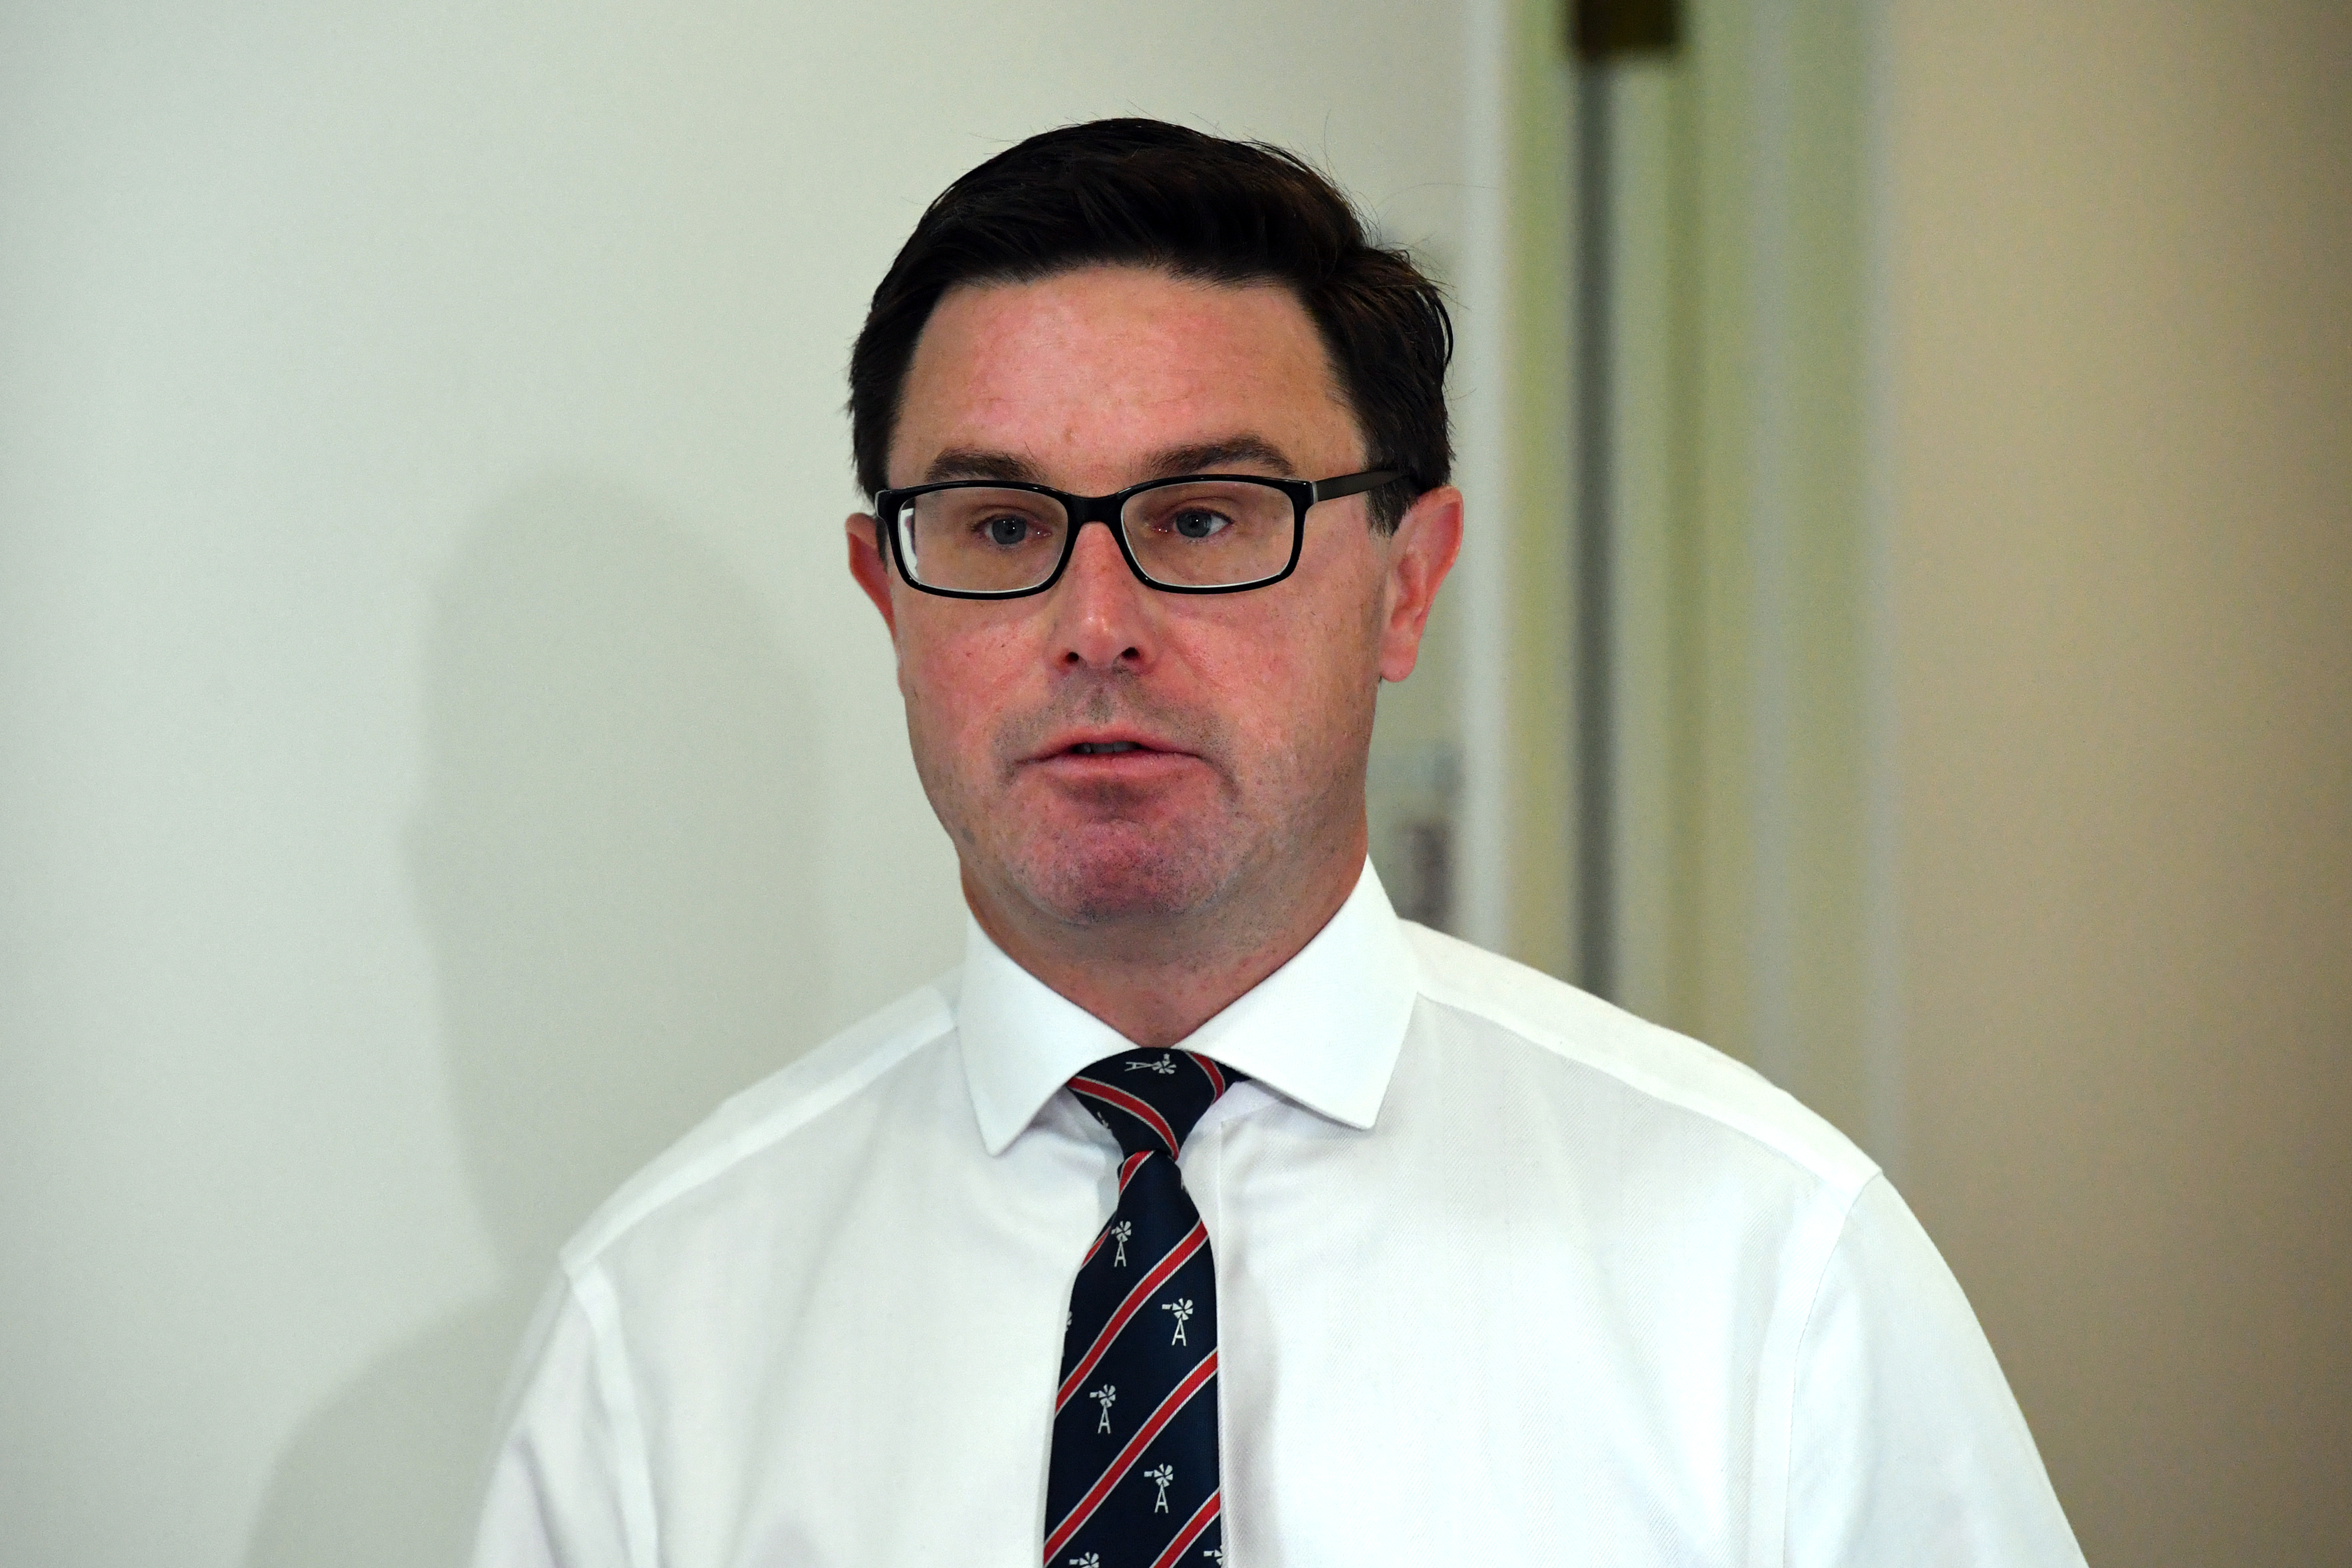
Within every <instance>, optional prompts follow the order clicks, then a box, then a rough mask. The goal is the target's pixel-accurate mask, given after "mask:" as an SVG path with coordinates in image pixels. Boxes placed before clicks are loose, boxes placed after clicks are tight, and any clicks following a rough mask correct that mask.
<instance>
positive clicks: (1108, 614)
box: [1049, 526, 1160, 671]
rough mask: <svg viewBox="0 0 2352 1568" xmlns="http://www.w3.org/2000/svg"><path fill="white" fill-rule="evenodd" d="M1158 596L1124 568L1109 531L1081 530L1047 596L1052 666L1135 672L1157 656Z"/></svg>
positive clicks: (1086, 528)
mask: <svg viewBox="0 0 2352 1568" xmlns="http://www.w3.org/2000/svg"><path fill="white" fill-rule="evenodd" d="M1049 598H1050V599H1051V601H1052V604H1053V606H1054V625H1053V636H1054V651H1053V657H1054V659H1055V663H1057V664H1060V665H1063V666H1066V667H1072V668H1076V667H1079V666H1084V667H1086V668H1092V669H1099V670H1111V669H1125V670H1129V671H1140V670H1142V669H1144V668H1147V667H1149V666H1150V663H1151V660H1152V658H1153V656H1154V655H1155V653H1156V652H1157V646H1156V645H1157V642H1158V632H1159V622H1160V605H1159V603H1158V601H1159V599H1160V595H1159V594H1157V593H1155V592H1154V591H1153V590H1151V589H1150V588H1147V587H1145V586H1144V585H1143V584H1142V583H1141V582H1140V581H1139V580H1138V578H1137V577H1136V575H1135V574H1134V573H1133V572H1131V571H1129V569H1128V564H1127V557H1126V556H1124V555H1122V554H1121V553H1120V552H1119V548H1118V540H1116V539H1114V538H1112V537H1111V531H1110V530H1109V529H1108V527H1102V528H1096V527H1092V526H1088V527H1083V528H1080V529H1079V530H1078V538H1077V542H1076V544H1075V545H1073V546H1072V547H1071V551H1070V563H1069V565H1068V566H1067V567H1066V568H1065V569H1064V570H1063V573H1062V580H1061V581H1060V582H1059V583H1056V584H1055V585H1054V588H1053V591H1052V593H1051V594H1050V595H1049Z"/></svg>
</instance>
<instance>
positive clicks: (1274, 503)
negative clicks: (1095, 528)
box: [898, 479, 1297, 594]
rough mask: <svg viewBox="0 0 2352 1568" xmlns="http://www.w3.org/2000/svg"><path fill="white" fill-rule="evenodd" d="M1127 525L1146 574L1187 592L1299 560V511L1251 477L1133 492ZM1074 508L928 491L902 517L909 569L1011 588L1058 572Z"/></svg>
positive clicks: (950, 583)
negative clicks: (1295, 550) (1294, 556)
mask: <svg viewBox="0 0 2352 1568" xmlns="http://www.w3.org/2000/svg"><path fill="white" fill-rule="evenodd" d="M1118 525H1119V531H1120V532H1121V533H1122V534H1123V535H1124V536H1125V537H1126V540H1127V544H1128V548H1129V550H1130V551H1132V552H1134V555H1135V560H1136V563H1137V564H1138V565H1139V566H1141V567H1142V568H1143V574H1144V575H1145V576H1147V577H1149V578H1150V579H1151V580H1152V581H1154V582H1156V583H1165V584H1170V585H1171V586H1175V587H1182V588H1224V587H1233V586H1235V585H1237V584H1244V583H1255V582H1257V581H1260V580H1261V579H1264V578H1267V577H1272V576H1275V575H1276V574H1279V573H1280V572H1281V571H1282V569H1283V568H1284V567H1285V566H1286V565H1288V564H1289V563H1290V552H1291V546H1292V544H1293V542H1294V536H1295V533H1296V531H1297V508H1296V507H1294V506H1293V504H1292V502H1291V500H1290V497H1289V495H1288V494H1286V492H1284V491H1282V490H1279V489H1276V488H1275V487H1273V486H1272V485H1258V484H1252V483H1250V482H1249V481H1248V480H1246V479H1200V480H1193V481H1188V482H1186V483H1183V484H1175V485H1160V486H1155V487H1154V488H1152V489H1148V490H1143V491H1139V493H1137V494H1135V495H1132V496H1129V498H1128V499H1127V501H1126V503H1125V504H1124V505H1123V506H1122V507H1121V509H1120V510H1119V519H1118ZM1069 530H1070V518H1069V513H1068V512H1067V511H1066V510H1064V508H1063V506H1062V503H1061V502H1060V501H1058V500H1055V499H1054V498H1053V497H1051V496H1044V495H1038V494H1036V493H1034V491H1030V490H1013V489H992V488H988V487H985V486H982V487H974V488H971V489H944V490H929V491H926V492H925V493H924V494H922V495H919V496H916V497H914V498H913V499H912V500H909V501H908V502H907V504H906V505H905V506H904V507H903V508H902V509H900V510H899V513H898V542H899V546H900V548H901V550H902V552H903V553H904V556H905V560H906V567H907V573H908V575H909V576H911V577H913V578H914V580H915V581H916V582H918V583H920V584H924V585H925V586H927V587H933V588H947V589H951V590H955V591H958V592H961V593H980V594H1005V593H1018V592H1020V591H1021V590H1022V589H1024V588H1034V587H1035V586H1037V584H1040V583H1043V582H1044V581H1045V579H1046V578H1048V577H1050V576H1052V575H1053V574H1054V567H1055V563H1058V562H1059V561H1060V560H1061V558H1062V550H1063V544H1064V541H1065V539H1066V536H1067V535H1068V533H1069Z"/></svg>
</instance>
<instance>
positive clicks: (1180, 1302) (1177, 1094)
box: [1045, 1050, 1244, 1568]
mask: <svg viewBox="0 0 2352 1568" xmlns="http://www.w3.org/2000/svg"><path fill="white" fill-rule="evenodd" d="M1243 1076H1244V1075H1242V1074H1240V1073H1237V1072H1233V1071H1231V1070H1229V1069H1227V1068H1223V1067H1220V1066H1219V1065H1218V1064H1217V1063H1215V1062H1213V1061H1211V1060H1210V1059H1209V1058H1207V1057H1203V1056H1196V1055H1194V1054H1193V1053H1192V1052H1190V1051H1142V1050H1138V1051H1127V1052H1123V1053H1122V1054H1120V1055H1118V1056H1115V1057H1108V1058H1104V1059H1103V1060H1101V1061H1098V1062H1097V1063H1095V1064H1094V1065H1093V1066H1092V1067H1090V1068H1087V1069H1086V1071H1084V1072H1082V1073H1080V1074H1079V1075H1078V1076H1077V1077H1076V1078H1074V1079H1071V1080H1070V1089H1071V1091H1072V1092H1073V1093H1075V1094H1076V1095H1077V1096H1078V1098H1079V1100H1080V1103H1082V1104H1084V1105H1085V1106H1086V1108H1087V1110H1090V1111H1092V1112H1093V1113H1094V1115H1095V1118H1096V1120H1097V1121H1100V1122H1101V1123H1102V1124H1103V1125H1104V1126H1106V1127H1108V1128H1109V1129H1110V1131H1111V1134H1112V1136H1114V1137H1116V1138H1117V1139H1118V1144H1119V1148H1120V1150H1121V1151H1122V1152H1123V1153H1124V1156H1125V1157H1124V1158H1123V1159H1121V1160H1120V1162H1119V1167H1118V1207H1117V1208H1116V1209H1114V1210H1113V1211H1112V1213H1111V1216H1110V1218H1109V1220H1108V1221H1107V1222H1106V1223H1105V1224H1104V1226H1103V1228H1102V1230H1101V1231H1100V1233H1099V1234H1097V1236H1096V1237H1095V1241H1094V1246H1093V1247H1090V1248H1088V1249H1087V1256H1086V1260H1085V1261H1084V1262H1083V1263H1081V1264H1080V1265H1079V1267H1078V1278H1077V1281H1076V1283H1075V1284H1074V1285H1072V1286H1071V1288H1070V1313H1069V1321H1068V1326H1067V1329H1066V1332H1065V1334H1064V1336H1063V1340H1062V1382H1061V1387H1060V1390H1059V1392H1058V1393H1057V1394H1056V1395H1055V1405H1054V1448H1053V1458H1052V1461H1051V1463H1050V1465H1049V1467H1048V1468H1047V1471H1046V1479H1045V1565H1046V1568H1061V1565H1062V1564H1066V1563H1092V1562H1095V1561H1097V1560H1099V1562H1100V1563H1102V1564H1103V1568H1173V1565H1174V1564H1176V1563H1199V1562H1200V1561H1201V1560H1202V1555H1203V1554H1204V1553H1214V1554H1215V1556H1214V1557H1213V1559H1212V1560H1213V1561H1220V1562H1221V1561H1223V1547H1224V1531H1223V1522H1222V1521H1221V1520H1220V1518H1219V1511H1220V1508H1221V1494H1220V1492H1219V1490H1218V1479H1217V1276H1216V1267H1215V1264H1214V1262H1213V1259H1212V1258H1211V1257H1210V1255H1209V1233H1208V1232H1207V1230H1206V1229H1204V1228H1203V1227H1202V1224H1201V1215H1200V1211H1199V1210H1198V1209H1196V1208H1194V1207H1193V1206H1192V1198H1191V1196H1190V1195H1188V1194H1186V1193H1185V1191H1184V1183H1183V1178H1182V1176H1181V1174H1180V1173H1178V1171H1177V1168H1176V1155H1177V1153H1178V1152H1179V1151H1180V1150H1181V1149H1182V1148H1183V1146H1184V1140H1185V1139H1186V1138H1187V1137H1189V1136H1190V1135H1191V1134H1192V1128H1193V1125H1194V1124H1195V1123H1196V1122H1198V1121H1200V1120H1201V1116H1202V1112H1204V1111H1206V1110H1208V1109H1209V1107H1210V1106H1212V1105H1213V1104H1215V1103H1216V1100H1217V1097H1218V1096H1219V1095H1221V1094H1223V1093H1224V1092H1225V1090H1226V1089H1228V1088H1229V1087H1231V1086H1232V1085H1233V1084H1234V1083H1238V1082H1240V1081H1241V1079H1242V1078H1243ZM1114 1388H1115V1389H1117V1391H1118V1393H1117V1394H1116V1396H1115V1398H1106V1397H1104V1395H1105V1394H1108V1392H1109V1391H1110V1390H1111V1389H1114Z"/></svg>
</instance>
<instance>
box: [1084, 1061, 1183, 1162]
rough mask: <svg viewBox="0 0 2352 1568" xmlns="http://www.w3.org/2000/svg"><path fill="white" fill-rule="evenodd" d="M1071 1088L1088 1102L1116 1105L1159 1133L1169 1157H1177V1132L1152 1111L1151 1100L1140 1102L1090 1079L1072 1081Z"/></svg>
mask: <svg viewBox="0 0 2352 1568" xmlns="http://www.w3.org/2000/svg"><path fill="white" fill-rule="evenodd" d="M1070 1088H1071V1089H1075V1090H1076V1092H1078V1093H1080V1094H1083V1095H1085V1096H1086V1097H1087V1099H1088V1100H1101V1101H1102V1102H1103V1103H1104V1104H1105V1105H1115V1106H1117V1107H1118V1108H1119V1109H1120V1110H1124V1111H1126V1112H1127V1113H1128V1114H1129V1116H1132V1117H1134V1118H1135V1119H1136V1120H1137V1121H1140V1122H1142V1123H1143V1124H1144V1125H1145V1126H1146V1127H1149V1128H1150V1129H1151V1131H1154V1132H1156V1133H1158V1134H1159V1135H1160V1142H1162V1143H1165V1144H1167V1145H1168V1153H1169V1157H1170V1158H1171V1159H1173V1158H1174V1157H1175V1154H1176V1130H1175V1129H1174V1128H1173V1127H1171V1126H1169V1125H1168V1119H1167V1118H1166V1117H1164V1116H1161V1115H1160V1112H1158V1111H1156V1110H1152V1109H1151V1102H1150V1100H1138V1099H1137V1098H1136V1097H1135V1096H1133V1095H1131V1094H1129V1093H1128V1092H1127V1090H1125V1089H1114V1088H1113V1087H1111V1086H1110V1085H1109V1084H1107V1083H1103V1082H1100V1081H1098V1080H1097V1079H1090V1078H1074V1079H1071V1080H1070Z"/></svg>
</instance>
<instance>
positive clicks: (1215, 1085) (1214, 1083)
mask: <svg viewBox="0 0 2352 1568" xmlns="http://www.w3.org/2000/svg"><path fill="white" fill-rule="evenodd" d="M1184 1054H1185V1055H1186V1056H1188V1057H1191V1058H1192V1065H1193V1066H1194V1067H1196V1068H1200V1069H1201V1070H1202V1072H1204V1073H1206V1074H1208V1075H1209V1089H1210V1090H1211V1094H1210V1099H1211V1100H1212V1101H1214V1100H1216V1099H1217V1098H1219V1097H1220V1096H1222V1095H1223V1093H1224V1092H1225V1075H1224V1074H1223V1073H1222V1072H1220V1071H1218V1070H1217V1064H1216V1063H1214V1062H1213V1061H1211V1060H1210V1059H1209V1058H1206V1057H1204V1056H1202V1055H1200V1054H1199V1053H1198V1052H1196V1051H1186V1052H1185V1053H1184Z"/></svg>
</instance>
